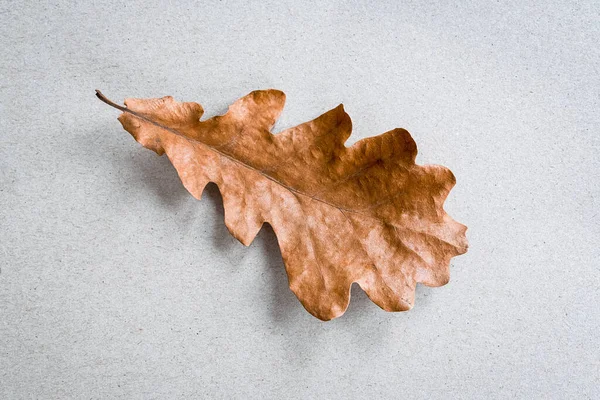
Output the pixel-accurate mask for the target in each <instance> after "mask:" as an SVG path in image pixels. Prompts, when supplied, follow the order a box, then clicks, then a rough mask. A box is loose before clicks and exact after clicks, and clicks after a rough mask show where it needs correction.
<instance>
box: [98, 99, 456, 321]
mask: <svg viewBox="0 0 600 400" xmlns="http://www.w3.org/2000/svg"><path fill="white" fill-rule="evenodd" d="M98 97H100V98H101V100H103V101H105V102H107V103H108V104H110V105H112V106H113V107H116V108H119V109H120V110H122V111H124V112H123V114H121V116H120V117H119V121H120V122H121V124H122V125H123V127H124V128H125V129H126V130H127V131H128V132H129V133H131V134H132V135H133V137H134V138H135V139H136V140H137V141H138V142H139V143H141V144H142V145H143V146H144V147H146V148H148V149H151V150H153V151H155V152H156V153H158V154H159V155H161V154H163V153H166V154H167V156H168V157H169V159H170V160H171V162H172V163H173V165H174V166H175V168H176V169H177V172H178V173H179V177H180V178H181V181H182V182H183V184H184V186H185V187H186V188H187V190H188V191H189V192H190V193H191V194H192V195H193V196H194V197H196V198H197V199H200V198H201V195H202V191H203V190H204V187H205V186H206V185H207V183H209V182H214V183H216V184H217V185H218V187H219V190H220V191H221V194H222V197H223V205H224V209H225V224H226V225H227V228H228V229H229V231H230V232H231V234H232V235H233V236H235V237H236V238H237V239H238V240H239V241H240V242H242V243H243V244H245V245H249V244H250V243H251V242H252V240H253V239H254V237H255V236H256V234H257V233H258V231H259V230H260V228H261V226H262V224H263V223H265V222H267V223H269V224H271V225H272V227H273V230H274V231H275V234H276V235H277V240H278V242H279V246H280V248H281V254H282V256H283V260H284V263H285V267H286V270H287V275H288V279H289V285H290V288H291V290H292V291H293V292H294V293H295V294H296V296H297V297H298V299H299V300H300V301H301V302H302V304H303V306H304V307H305V308H306V309H307V310H308V311H309V312H310V313H311V314H313V315H314V316H315V317H317V318H320V319H322V320H329V319H332V318H335V317H338V316H340V315H341V314H343V313H344V311H345V310H346V308H347V306H348V302H349V299H350V287H351V285H352V283H353V282H357V283H358V284H359V285H360V287H361V288H362V289H363V290H364V291H365V292H366V293H367V295H368V296H369V298H370V299H371V300H372V301H373V302H375V303H376V304H377V305H379V306H380V307H381V308H383V309H385V310H388V311H404V310H408V309H410V308H411V307H412V306H413V302H414V293H415V285H416V283H418V282H420V283H423V284H425V285H428V286H440V285H444V284H445V283H447V282H448V279H449V262H450V258H451V257H453V256H456V255H459V254H462V253H464V252H466V250H467V241H466V237H465V231H466V227H465V226H464V225H462V224H460V223H458V222H456V221H454V220H453V219H452V218H450V217H449V216H448V214H446V212H445V211H444V209H443V203H444V200H445V199H446V197H447V195H448V193H449V191H450V189H451V188H452V187H453V186H454V184H455V178H454V176H453V174H452V173H451V172H450V170H448V169H447V168H444V167H442V166H437V165H423V166H421V165H416V164H415V157H416V155H417V146H416V145H415V142H414V141H413V139H412V137H411V136H410V134H409V133H408V132H407V131H406V130H404V129H394V130H391V131H389V132H386V133H383V134H381V135H379V136H375V137H371V138H367V139H364V140H361V141H359V142H357V143H355V144H354V145H353V146H351V147H346V146H345V145H344V142H345V141H346V139H348V137H349V136H350V133H351V129H352V124H351V121H350V117H349V116H348V114H346V112H345V111H344V109H343V106H342V105H340V106H338V107H336V108H334V109H332V110H331V111H328V112H326V113H325V114H323V115H321V116H319V117H318V118H316V119H314V120H312V121H310V122H306V123H303V124H301V125H298V126H296V127H294V128H290V129H287V130H285V131H283V132H281V133H279V134H277V135H273V134H271V132H270V130H271V128H272V126H273V124H274V123H275V121H276V120H277V118H278V116H279V114H280V113H281V111H282V109H283V105H284V102H285V95H284V93H283V92H281V91H278V90H260V91H255V92H252V93H250V94H248V95H247V96H244V97H242V98H241V99H239V100H237V101H236V102H235V103H233V104H232V105H231V106H230V107H229V111H228V112H227V113H226V114H225V115H222V116H217V117H214V118H210V119H208V120H205V121H200V118H201V117H202V114H203V109H202V106H200V105H199V104H197V103H179V102H176V101H174V100H173V98H172V97H163V98H160V99H127V100H126V101H125V104H126V108H125V107H121V106H118V105H116V104H114V103H112V102H110V101H109V100H107V99H106V98H105V97H104V96H102V94H101V93H98Z"/></svg>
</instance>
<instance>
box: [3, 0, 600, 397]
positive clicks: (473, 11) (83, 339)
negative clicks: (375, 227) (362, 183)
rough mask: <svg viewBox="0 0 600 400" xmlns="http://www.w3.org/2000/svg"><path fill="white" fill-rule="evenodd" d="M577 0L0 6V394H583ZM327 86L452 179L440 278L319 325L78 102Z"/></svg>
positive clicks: (359, 124)
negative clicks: (393, 304) (451, 239)
mask: <svg viewBox="0 0 600 400" xmlns="http://www.w3.org/2000/svg"><path fill="white" fill-rule="evenodd" d="M599 18H600V5H599V3H598V2H591V1H589V2H588V1H581V2H564V1H544V2H537V4H535V5H527V4H523V2H517V1H513V2H428V3H427V4H424V3H422V2H393V1H389V2H377V3H375V2H358V1H357V2H344V1H336V2H315V3H312V2H292V1H289V2H270V1H268V2H267V1H263V2H254V3H252V4H248V3H247V2H241V1H240V2H206V3H204V4H201V3H193V2H189V3H180V2H171V3H169V2H156V1H145V2H141V1H129V2H125V3H122V2H116V1H114V2H81V3H80V4H67V2H45V3H38V2H21V3H18V2H9V1H0V21H1V23H0V43H1V45H0V49H2V52H1V54H2V56H1V57H0V78H1V79H0V135H1V139H2V140H1V141H0V226H1V228H0V268H1V271H0V398H3V399H21V398H23V399H25V398H124V399H132V398H134V399H135V398H144V399H146V398H148V399H149V398H190V397H192V398H227V399H229V398H240V399H246V398H251V399H261V398H268V399H280V398H298V399H333V398H352V399H362V398H403V399H413V398H415V399H417V398H426V399H448V398H465V399H477V398H490V399H491V398H498V399H500V398H502V399H504V398H521V399H530V398H549V399H563V398H589V399H593V398H599V397H600V389H599V388H600V372H599V371H600V351H599V350H598V348H599V345H600V340H599V339H600V329H599V328H600V311H599V304H600V294H599V293H600V291H599V283H600V261H599V260H600V250H599V246H598V243H599V242H600V240H599V239H600V217H599V211H600V210H599V208H600V207H599V199H600V181H599V179H600V157H599V156H600V139H599V136H598V127H599V126H600V100H599V98H600V77H599V71H600V52H599V50H598V43H599V42H600V32H599V26H600V25H599V23H598V21H599ZM269 87H274V88H278V89H281V90H283V91H285V92H286V94H287V99H288V101H287V106H286V109H285V110H284V113H283V116H282V118H281V120H280V121H279V122H278V124H277V126H276V130H281V129H283V128H285V127H290V126H293V125H295V124H298V123H301V122H303V121H306V120H309V119H312V118H314V117H316V116H317V115H319V114H320V113H322V112H324V111H326V110H328V109H330V108H333V107H335V106H336V105H337V104H338V103H340V102H343V103H344V105H345V108H346V110H347V111H348V113H349V114H350V116H351V117H352V118H353V123H354V133H353V136H352V138H351V139H350V141H349V143H353V142H354V141H356V140H358V139H360V138H363V137H366V136H371V135H376V134H379V133H382V132H384V131H386V130H389V129H391V128H394V127H404V128H406V129H408V130H409V131H410V132H411V133H412V134H413V136H414V138H415V140H416V141H417V144H418V146H419V149H420V154H419V157H418V159H417V161H418V162H419V163H439V164H443V165H446V166H448V167H449V168H451V169H452V170H453V171H454V173H455V175H456V176H457V179H458V185H457V186H456V188H455V189H454V190H453V192H452V193H451V195H450V198H449V199H448V202H447V207H446V208H447V210H448V211H449V213H450V214H451V215H452V216H453V217H455V218H456V219H457V220H458V221H460V222H463V223H465V224H466V225H468V226H469V228H470V230H469V232H468V236H469V240H470V245H471V248H470V251H469V253H467V254H466V255H464V256H461V257H458V258H456V259H454V261H453V263H452V279H451V282H450V283H449V284H448V285H447V286H445V287H443V288H437V289H431V288H423V287H419V288H418V290H417V301H416V306H415V308H414V309H413V310H411V311H410V312H408V313H400V314H389V313H385V312H383V311H381V310H380V309H378V308H377V307H376V306H375V305H373V304H371V303H370V302H369V300H368V299H367V298H366V296H365V295H364V294H363V293H362V292H360V290H358V288H356V287H355V288H354V289H355V290H353V299H352V302H351V305H350V308H349V310H348V311H347V313H346V314H345V315H344V316H343V317H341V318H339V319H337V320H335V321H332V322H328V323H323V322H320V321H318V320H317V319H315V318H313V317H312V316H310V315H309V314H308V313H307V312H305V311H304V309H303V308H302V306H301V305H300V304H299V302H298V301H296V299H295V297H294V296H293V294H292V293H291V292H290V291H289V290H288V289H287V282H286V276H285V272H284V269H283V264H282V261H281V258H280V254H279V250H278V249H277V245H276V242H275V238H274V235H273V233H272V231H270V230H267V231H263V232H261V234H260V235H259V237H258V238H257V239H256V241H255V242H254V243H253V244H252V245H251V246H250V247H249V248H245V247H244V246H242V245H241V244H239V243H238V242H236V241H235V240H234V239H233V238H232V237H231V236H230V235H229V234H228V232H227V230H226V228H225V226H224V224H223V223H222V218H223V216H222V205H221V202H220V198H219V195H218V192H217V191H216V190H215V188H214V187H212V188H210V189H209V190H208V192H207V193H206V195H205V197H204V199H203V200H202V201H201V202H198V201H196V200H194V199H193V198H192V197H191V196H190V195H188V194H187V192H186V191H185V189H184V188H183V187H182V185H181V184H180V182H179V180H178V178H177V175H176V173H175V171H174V169H173V168H172V167H171V166H170V164H169V163H168V160H166V159H165V158H164V157H163V158H159V157H157V156H156V155H155V154H154V153H152V152H150V151H147V150H144V149H142V148H141V146H139V145H138V144H137V143H135V142H134V141H133V139H132V138H131V137H129V135H128V134H127V133H126V132H124V131H123V130H122V129H121V127H120V125H119V123H118V122H117V121H116V117H117V115H118V113H117V112H116V111H115V110H113V109H110V108H109V107H107V106H106V105H104V104H102V103H100V102H99V101H98V100H97V99H96V98H95V97H94V89H96V88H99V89H102V90H103V91H104V92H105V94H107V95H108V96H109V97H112V98H113V99H115V100H118V101H122V99H123V98H124V97H126V96H138V97H157V96H163V95H173V96H175V98H176V99H178V100H187V101H197V102H200V103H201V104H202V105H203V106H204V108H205V109H206V111H207V115H208V116H211V115H215V114H217V113H221V112H223V111H224V110H226V107H227V105H228V104H229V103H231V102H232V101H233V100H235V99H236V98H238V97H239V96H242V95H244V94H246V93H247V92H249V91H251V90H253V89H260V88H269Z"/></svg>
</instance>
